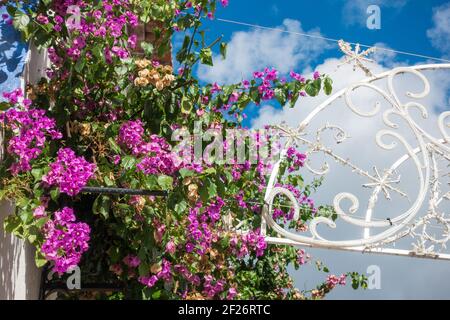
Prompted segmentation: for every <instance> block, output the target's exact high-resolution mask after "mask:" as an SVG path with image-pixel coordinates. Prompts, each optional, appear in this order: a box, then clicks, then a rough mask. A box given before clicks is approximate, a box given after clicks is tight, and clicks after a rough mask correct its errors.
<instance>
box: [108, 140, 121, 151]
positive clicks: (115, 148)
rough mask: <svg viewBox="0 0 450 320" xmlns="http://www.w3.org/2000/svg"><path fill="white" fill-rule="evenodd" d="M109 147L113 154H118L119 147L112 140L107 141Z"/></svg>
mask: <svg viewBox="0 0 450 320" xmlns="http://www.w3.org/2000/svg"><path fill="white" fill-rule="evenodd" d="M108 143H109V146H110V147H111V149H112V150H113V151H114V152H115V153H120V152H121V151H122V150H121V149H120V147H119V145H118V144H117V143H116V141H114V139H113V138H109V139H108Z"/></svg>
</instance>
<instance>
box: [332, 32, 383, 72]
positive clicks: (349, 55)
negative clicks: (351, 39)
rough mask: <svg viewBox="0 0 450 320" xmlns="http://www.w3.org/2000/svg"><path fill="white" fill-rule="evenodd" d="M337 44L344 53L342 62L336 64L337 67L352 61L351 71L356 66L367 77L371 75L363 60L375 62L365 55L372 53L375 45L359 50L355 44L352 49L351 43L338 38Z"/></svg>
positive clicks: (358, 46)
mask: <svg viewBox="0 0 450 320" xmlns="http://www.w3.org/2000/svg"><path fill="white" fill-rule="evenodd" d="M338 46H339V49H341V51H342V52H343V53H345V57H344V62H342V63H341V64H339V65H338V66H337V67H338V68H339V67H341V66H343V65H344V64H351V63H353V71H355V70H356V67H358V68H360V69H361V70H363V71H364V72H365V74H366V76H368V77H372V76H373V74H372V72H371V71H370V69H369V68H367V67H366V66H365V65H364V62H375V61H374V60H372V59H368V58H367V56H369V55H370V54H372V53H374V52H375V51H376V48H375V47H371V48H368V49H367V50H364V51H361V47H360V45H359V44H356V45H355V49H354V50H353V49H352V46H351V44H350V43H348V42H345V41H344V40H339V41H338Z"/></svg>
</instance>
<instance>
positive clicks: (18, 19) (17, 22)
mask: <svg viewBox="0 0 450 320" xmlns="http://www.w3.org/2000/svg"><path fill="white" fill-rule="evenodd" d="M29 23H30V17H29V16H28V15H26V14H25V13H24V12H22V11H20V10H17V11H16V12H15V14H14V17H13V26H14V28H16V29H17V30H20V31H23V30H24V29H25V28H26V27H27V26H28V24H29Z"/></svg>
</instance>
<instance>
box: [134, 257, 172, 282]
mask: <svg viewBox="0 0 450 320" xmlns="http://www.w3.org/2000/svg"><path fill="white" fill-rule="evenodd" d="M159 279H162V280H164V281H166V282H168V281H170V280H171V279H172V264H171V263H170V262H169V261H168V260H166V259H164V258H163V259H162V261H161V270H160V271H159V272H158V273H157V274H153V275H148V276H143V277H139V279H138V280H139V282H140V283H142V284H143V285H145V286H147V287H149V288H151V287H153V286H154V285H155V283H156V282H157V281H158V280H159Z"/></svg>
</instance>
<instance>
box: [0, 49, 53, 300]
mask: <svg viewBox="0 0 450 320" xmlns="http://www.w3.org/2000/svg"><path fill="white" fill-rule="evenodd" d="M48 63H49V61H48V58H47V55H46V54H40V53H39V52H38V51H37V49H36V48H35V47H34V46H33V45H31V46H30V52H29V57H28V62H27V65H26V66H25V70H24V75H23V79H24V81H23V84H24V83H26V82H31V83H35V82H36V81H38V80H39V79H40V78H41V77H42V76H43V75H44V74H45V69H46V67H47V66H48ZM0 143H2V137H1V136H0ZM12 212H13V205H12V204H11V203H8V202H6V201H3V202H1V203H0V225H1V226H0V299H2V300H5V299H8V300H10V299H15V300H17V299H21V300H23V299H27V300H29V299H38V298H39V287H40V278H41V272H40V270H39V269H38V268H36V265H35V263H34V252H35V249H34V247H33V246H31V245H30V244H28V243H24V242H23V241H21V240H19V239H17V238H16V237H14V236H13V235H11V234H8V233H5V232H4V230H3V221H4V219H5V217H7V216H8V215H10V214H11V213H12Z"/></svg>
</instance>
